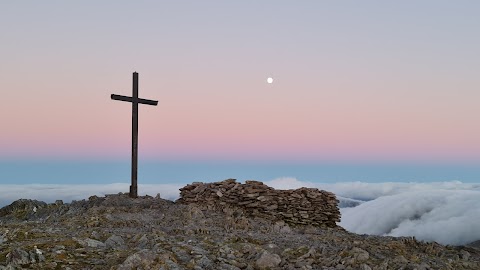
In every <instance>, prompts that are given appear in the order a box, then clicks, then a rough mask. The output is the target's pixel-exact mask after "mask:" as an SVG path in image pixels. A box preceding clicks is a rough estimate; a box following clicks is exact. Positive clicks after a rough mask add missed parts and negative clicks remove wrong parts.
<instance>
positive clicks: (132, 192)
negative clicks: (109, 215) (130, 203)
mask: <svg viewBox="0 0 480 270" xmlns="http://www.w3.org/2000/svg"><path fill="white" fill-rule="evenodd" d="M137 197H138V187H137V186H133V185H131V186H130V198H137Z"/></svg>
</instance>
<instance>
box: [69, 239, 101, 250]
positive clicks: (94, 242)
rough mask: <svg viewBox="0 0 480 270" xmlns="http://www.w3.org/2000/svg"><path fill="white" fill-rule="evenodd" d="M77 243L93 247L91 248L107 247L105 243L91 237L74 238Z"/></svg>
mask: <svg viewBox="0 0 480 270" xmlns="http://www.w3.org/2000/svg"><path fill="white" fill-rule="evenodd" d="M73 240H75V241H76V242H77V243H79V244H80V245H82V246H83V247H91V248H105V247H106V246H105V243H103V242H100V241H98V240H95V239H91V238H85V239H78V238H75V237H74V238H73Z"/></svg>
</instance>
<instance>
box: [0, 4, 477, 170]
mask: <svg viewBox="0 0 480 270" xmlns="http://www.w3.org/2000/svg"><path fill="white" fill-rule="evenodd" d="M479 10H480V2H478V1H433V0H430V1H420V2H419V1H398V2H390V1H388V2H386V1H101V2H98V1H81V2H73V1H41V2H39V1H1V2H0V33H1V35H0V40H1V42H0V83H1V87H0V96H1V101H2V105H1V106H0V123H1V126H2V127H1V132H0V149H1V151H0V160H2V162H4V163H5V162H11V161H13V160H14V161H16V162H17V161H18V162H20V163H21V162H23V161H26V160H76V161H92V160H99V161H105V160H115V161H120V162H128V160H129V158H130V140H131V131H130V128H131V122H130V119H131V105H130V104H128V103H125V102H118V101H112V100H111V99H110V95H111V94H119V95H131V91H132V90H131V85H132V73H133V72H134V71H136V72H138V73H139V78H140V79H139V80H140V81H139V93H140V97H141V98H147V99H154V100H158V101H159V103H158V106H157V107H153V106H146V105H144V106H140V112H139V126H140V131H139V152H140V154H139V155H140V159H141V160H142V159H144V160H151V161H152V160H153V161H176V162H183V161H185V162H186V161H188V162H192V161H193V162H194V161H211V160H213V161H215V160H221V161H249V162H256V161H258V162H296V163H322V162H324V163H325V162H327V163H328V162H333V163H349V164H350V163H379V162H384V163H392V164H396V163H412V164H458V165H461V166H463V165H465V166H470V167H472V166H473V167H477V168H478V165H480V124H479V115H480V106H478V102H479V101H480V91H479V86H480V76H479V74H478V72H479V70H480V69H479V68H480V64H479V63H480V53H478V52H479V49H478V48H480V36H479V35H478V29H480V18H479V17H478V12H479ZM268 77H272V78H273V79H274V82H273V83H272V84H268V83H267V82H266V79H267V78H268ZM476 175H480V173H479V172H478V170H477V171H476ZM127 176H128V175H127Z"/></svg>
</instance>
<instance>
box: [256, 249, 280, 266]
mask: <svg viewBox="0 0 480 270" xmlns="http://www.w3.org/2000/svg"><path fill="white" fill-rule="evenodd" d="M281 262H282V259H281V258H280V256H278V255H277V254H272V253H270V252H268V251H264V252H263V253H262V255H260V258H258V260H257V261H256V262H255V266H256V267H257V268H258V269H260V270H262V269H270V268H274V267H277V266H279V265H280V263H281Z"/></svg>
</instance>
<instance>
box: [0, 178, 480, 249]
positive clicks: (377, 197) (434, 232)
mask: <svg viewBox="0 0 480 270" xmlns="http://www.w3.org/2000/svg"><path fill="white" fill-rule="evenodd" d="M265 184H267V185H269V186H272V187H274V188H277V189H294V188H300V187H315V188H320V189H324V190H328V191H331V192H333V193H335V194H336V195H337V197H338V199H339V200H340V208H341V209H340V211H341V213H342V220H341V222H340V223H339V225H340V226H342V227H343V228H345V229H347V230H348V231H351V232H354V233H359V234H375V235H390V236H414V237H416V238H417V239H419V240H424V241H436V242H439V243H442V244H450V245H465V244H468V243H470V242H474V241H477V240H480V226H479V224H480V184H476V183H462V182H459V181H451V182H433V183H404V182H386V183H365V182H341V183H329V184H326V183H316V182H305V181H299V180H297V179H295V178H278V179H274V180H271V181H265ZM184 185H185V184H147V185H139V193H140V194H141V195H145V194H148V195H151V196H155V195H156V194H157V193H160V196H161V197H162V198H164V199H169V200H176V199H177V198H178V197H179V190H178V189H179V188H181V187H183V186H184ZM128 190H129V184H127V183H116V184H85V185H47V184H31V185H0V207H3V206H5V205H8V204H10V203H11V202H13V201H14V200H17V199H20V198H27V199H37V200H41V201H45V202H49V203H50V202H54V201H55V200H59V199H60V200H63V201H64V202H70V201H72V200H82V199H86V198H88V197H89V196H91V195H99V196H103V195H105V194H116V193H119V192H126V191H128Z"/></svg>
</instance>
